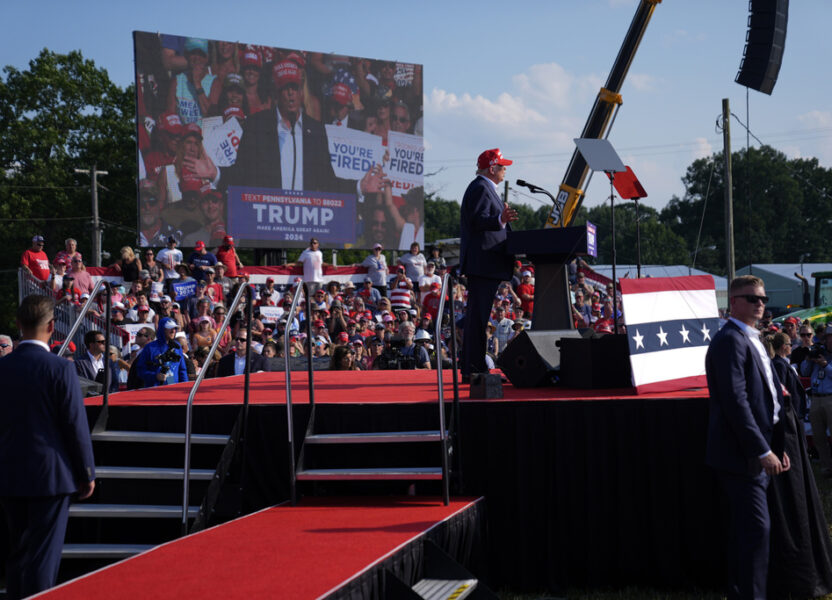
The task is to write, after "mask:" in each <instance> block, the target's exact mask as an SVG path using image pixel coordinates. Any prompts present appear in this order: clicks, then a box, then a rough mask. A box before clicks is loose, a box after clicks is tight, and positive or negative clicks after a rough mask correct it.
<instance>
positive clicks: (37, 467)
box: [0, 295, 95, 598]
mask: <svg viewBox="0 0 832 600" xmlns="http://www.w3.org/2000/svg"><path fill="white" fill-rule="evenodd" d="M54 309H55V302H54V300H53V299H52V298H51V297H49V296H38V295H32V296H27V297H26V298H24V299H23V302H22V303H21V305H20V308H19V309H18V311H17V324H18V327H19V329H20V332H21V334H22V340H21V342H20V344H19V345H18V347H17V349H16V350H15V351H14V352H12V353H11V354H10V355H8V356H4V357H3V358H0V380H2V381H3V385H4V390H3V394H2V395H0V506H2V508H3V511H4V512H5V514H6V523H7V525H8V528H9V542H10V547H9V557H8V563H7V570H6V578H7V582H6V590H7V597H8V598H23V597H25V596H29V595H32V594H35V593H37V592H39V591H41V590H44V589H47V588H50V587H52V586H53V585H55V580H56V578H57V576H58V565H59V563H60V560H61V549H62V547H63V543H64V534H65V532H66V524H67V518H68V515H69V496H70V494H74V493H75V492H78V498H80V499H84V498H88V497H89V496H90V495H91V494H92V492H93V489H94V488H95V466H94V463H93V456H92V442H91V440H90V432H89V427H88V424H87V416H86V412H85V410H84V401H83V398H82V397H81V386H80V384H79V382H78V375H77V374H76V373H75V367H74V365H73V364H72V362H71V361H69V360H67V359H65V358H60V357H58V356H55V355H54V354H52V353H51V352H50V351H49V346H48V343H49V339H50V338H51V336H52V332H53V331H54V328H55V321H54Z"/></svg>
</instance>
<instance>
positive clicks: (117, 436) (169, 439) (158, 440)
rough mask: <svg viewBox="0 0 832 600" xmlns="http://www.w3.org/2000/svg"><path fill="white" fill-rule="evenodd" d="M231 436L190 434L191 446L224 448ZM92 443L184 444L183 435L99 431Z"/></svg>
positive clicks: (93, 437)
mask: <svg viewBox="0 0 832 600" xmlns="http://www.w3.org/2000/svg"><path fill="white" fill-rule="evenodd" d="M230 437H231V436H228V435H220V434H213V433H194V434H191V443H192V444H213V445H217V446H225V445H226V444H227V443H228V440H229V439H230ZM92 441H94V442H144V443H146V444H184V443H185V434H184V433H165V432H160V431H99V432H97V433H93V434H92Z"/></svg>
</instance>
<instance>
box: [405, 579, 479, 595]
mask: <svg viewBox="0 0 832 600" xmlns="http://www.w3.org/2000/svg"><path fill="white" fill-rule="evenodd" d="M475 589H477V580H476V579H422V580H421V581H420V582H419V583H417V584H416V585H414V586H413V591H414V592H416V593H417V594H419V595H420V596H421V597H422V598H424V599H425V600H450V599H451V598H453V600H462V599H463V598H465V597H467V596H468V595H469V594H471V593H472V592H473V591H474V590H475Z"/></svg>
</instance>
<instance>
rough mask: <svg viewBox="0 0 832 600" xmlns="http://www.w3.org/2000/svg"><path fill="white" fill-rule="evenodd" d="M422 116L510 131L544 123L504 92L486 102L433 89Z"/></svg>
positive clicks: (516, 98)
mask: <svg viewBox="0 0 832 600" xmlns="http://www.w3.org/2000/svg"><path fill="white" fill-rule="evenodd" d="M425 112H426V113H433V116H439V117H443V116H455V117H462V116H465V117H467V118H472V119H474V120H479V121H483V122H484V123H489V124H494V123H499V124H501V125H503V126H511V127H517V126H519V125H528V124H534V123H543V122H545V121H546V118H545V117H544V116H543V115H541V114H540V113H539V112H537V111H536V110H534V109H531V108H529V107H528V106H526V103H525V101H524V100H523V99H522V98H520V97H517V96H512V95H511V94H509V93H507V92H503V93H502V94H500V95H499V96H497V99H496V100H489V99H488V98H484V97H483V96H480V95H476V96H472V95H471V94H468V93H464V94H462V95H461V96H457V95H456V94H454V93H453V92H446V91H445V90H440V89H436V88H434V89H433V91H432V92H431V94H430V96H428V98H427V99H426V102H425Z"/></svg>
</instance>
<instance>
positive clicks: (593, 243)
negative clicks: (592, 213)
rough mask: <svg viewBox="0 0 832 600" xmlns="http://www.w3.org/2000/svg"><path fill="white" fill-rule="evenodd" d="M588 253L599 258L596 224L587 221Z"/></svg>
mask: <svg viewBox="0 0 832 600" xmlns="http://www.w3.org/2000/svg"><path fill="white" fill-rule="evenodd" d="M586 253H587V254H588V255H589V256H594V257H595V258H598V239H597V237H596V230H595V224H593V223H590V222H589V221H587V222H586Z"/></svg>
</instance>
